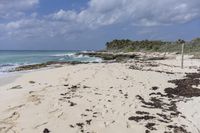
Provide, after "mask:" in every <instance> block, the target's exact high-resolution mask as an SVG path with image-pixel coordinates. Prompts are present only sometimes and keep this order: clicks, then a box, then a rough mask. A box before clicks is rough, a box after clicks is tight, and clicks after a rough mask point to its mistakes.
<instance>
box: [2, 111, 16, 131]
mask: <svg viewBox="0 0 200 133" xmlns="http://www.w3.org/2000/svg"><path fill="white" fill-rule="evenodd" d="M19 117H20V114H19V113H18V112H14V113H12V115H11V116H9V117H7V118H5V119H3V120H2V121H1V120H0V133H12V132H13V133H16V131H15V130H14V129H13V128H14V127H15V124H16V122H15V121H16V120H17V119H18V118H19Z"/></svg>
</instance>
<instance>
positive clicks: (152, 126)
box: [145, 123, 156, 130]
mask: <svg viewBox="0 0 200 133" xmlns="http://www.w3.org/2000/svg"><path fill="white" fill-rule="evenodd" d="M155 125H156V124H155V123H147V124H146V125H145V127H146V128H148V129H149V130H156V128H155V127H154V126H155Z"/></svg>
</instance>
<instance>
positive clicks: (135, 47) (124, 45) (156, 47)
mask: <svg viewBox="0 0 200 133" xmlns="http://www.w3.org/2000/svg"><path fill="white" fill-rule="evenodd" d="M183 42H184V41H183V40H178V41H176V42H166V41H160V40H155V41H149V40H142V41H132V40H128V39H126V40H125V39H123V40H113V41H111V42H107V43H106V50H107V51H113V52H136V51H137V52H139V51H140V52H142V51H147V52H180V51H181V44H182V43H183ZM197 52H200V38H196V39H194V40H192V41H189V42H185V53H197Z"/></svg>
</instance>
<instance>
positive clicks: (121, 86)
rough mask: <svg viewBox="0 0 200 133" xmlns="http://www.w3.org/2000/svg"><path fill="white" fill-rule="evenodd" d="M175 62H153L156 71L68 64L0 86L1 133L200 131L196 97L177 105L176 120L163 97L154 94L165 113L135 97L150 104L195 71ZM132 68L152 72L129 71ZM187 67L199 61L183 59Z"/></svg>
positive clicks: (34, 73) (26, 75)
mask: <svg viewBox="0 0 200 133" xmlns="http://www.w3.org/2000/svg"><path fill="white" fill-rule="evenodd" d="M178 61H179V60H174V59H173V60H167V61H157V62H154V64H157V65H158V66H156V67H150V66H148V65H146V64H144V63H141V62H140V63H110V64H105V63H101V64H81V65H75V66H69V65H66V66H64V67H62V68H55V69H49V70H42V71H36V72H30V73H27V74H24V75H23V76H21V77H20V78H18V79H17V80H16V81H15V82H13V83H11V84H9V85H6V86H2V87H0V133H42V132H43V131H44V130H45V128H47V129H48V130H49V131H51V132H52V133H63V132H68V133H77V132H90V133H110V132H115V133H122V132H124V133H129V132H130V133H133V132H135V133H145V132H155V133H161V132H164V131H172V132H175V130H177V132H180V131H178V130H179V129H174V128H169V127H167V126H169V125H176V126H180V127H184V128H185V129H187V130H188V131H191V132H192V133H198V129H197V128H198V127H199V129H200V125H199V123H200V119H197V118H199V117H200V114H199V110H198V107H199V106H200V102H199V101H200V99H199V98H193V99H195V100H192V101H189V102H187V103H180V104H179V105H178V108H179V109H180V110H179V111H181V112H183V113H182V114H180V115H178V116H176V115H175V116H172V115H171V113H172V112H171V111H166V110H167V108H169V107H170V106H171V105H170V103H169V99H168V98H167V97H160V96H155V97H156V98H158V99H162V103H163V106H164V105H165V104H166V107H163V108H164V109H160V108H159V107H156V108H148V107H145V106H146V105H144V104H143V102H142V100H141V99H140V98H138V97H139V96H140V97H141V98H143V99H144V100H145V101H149V100H150V99H151V98H152V97H153V96H150V94H151V93H153V92H161V93H163V94H164V89H165V88H167V87H173V86H174V85H173V84H171V83H168V81H169V80H172V79H178V78H182V77H183V76H184V72H190V71H191V72H192V71H196V68H195V67H194V68H189V67H186V68H185V69H184V70H182V69H180V67H178V65H177V64H179V63H178ZM133 64H137V65H138V66H145V67H144V68H143V69H148V68H151V69H152V71H141V70H134V69H129V67H130V66H131V65H133ZM186 64H187V65H188V66H191V64H192V65H193V66H197V65H198V64H200V63H198V62H197V61H192V63H191V60H187V61H186ZM172 65H173V66H172ZM154 70H161V71H166V72H174V74H166V73H160V72H155V71H154ZM30 81H31V82H30ZM152 87H158V89H157V90H153V89H152ZM191 105H192V106H191ZM191 108H193V109H192V112H191V111H190V110H191ZM164 110H165V111H164ZM137 111H140V112H137ZM132 116H152V119H146V120H144V119H142V120H140V121H135V120H131V117H132ZM165 116H166V117H167V118H165ZM193 120H194V123H193ZM163 121H164V122H163ZM191 122H192V123H193V124H191ZM151 124H153V126H151ZM154 128H155V130H154ZM46 131H47V130H46Z"/></svg>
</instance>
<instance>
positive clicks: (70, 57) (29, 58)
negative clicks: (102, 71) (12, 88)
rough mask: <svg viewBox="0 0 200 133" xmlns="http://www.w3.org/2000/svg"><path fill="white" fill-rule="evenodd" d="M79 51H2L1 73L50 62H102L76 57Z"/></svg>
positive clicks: (85, 57) (0, 60) (0, 52)
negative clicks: (24, 66)
mask: <svg viewBox="0 0 200 133" xmlns="http://www.w3.org/2000/svg"><path fill="white" fill-rule="evenodd" d="M77 52H79V51H0V73H4V72H8V71H9V70H11V69H14V68H15V67H17V66H22V65H30V64H38V63H45V62H48V61H80V62H100V61H101V59H99V58H94V57H88V56H82V55H79V56H78V55H76V53H77Z"/></svg>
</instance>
